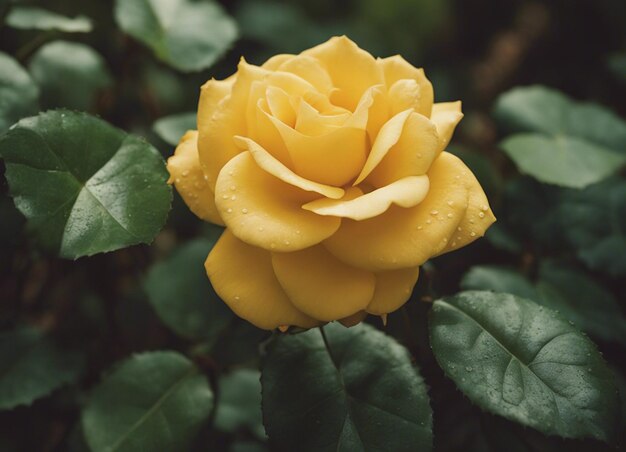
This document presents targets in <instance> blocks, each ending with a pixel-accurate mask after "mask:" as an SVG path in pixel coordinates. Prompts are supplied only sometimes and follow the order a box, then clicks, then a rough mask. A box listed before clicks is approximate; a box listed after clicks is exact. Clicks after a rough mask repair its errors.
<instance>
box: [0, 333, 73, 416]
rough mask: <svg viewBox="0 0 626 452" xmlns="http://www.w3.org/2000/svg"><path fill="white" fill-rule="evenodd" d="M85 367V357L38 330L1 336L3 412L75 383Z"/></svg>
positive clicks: (1, 408) (0, 399)
mask: <svg viewBox="0 0 626 452" xmlns="http://www.w3.org/2000/svg"><path fill="white" fill-rule="evenodd" d="M82 367H83V357H82V355H80V354H79V353H77V352H74V351H67V350H63V349H61V348H59V347H58V346H57V345H56V344H55V343H54V342H53V341H52V340H51V339H50V338H48V337H47V336H44V335H42V334H41V333H40V332H39V331H37V330H35V329H32V328H20V329H18V330H15V331H9V332H6V333H2V334H0V410H5V409H10V408H14V407H16V406H18V405H28V404H30V403H31V402H33V401H34V400H36V399H38V398H40V397H43V396H45V395H48V394H49V393H51V392H52V391H54V390H55V389H57V388H59V387H61V386H63V385H64V384H67V383H71V382H73V381H75V380H76V379H77V378H78V376H79V375H80V372H81V370H82Z"/></svg>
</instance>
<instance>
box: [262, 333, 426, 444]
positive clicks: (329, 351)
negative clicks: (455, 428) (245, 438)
mask: <svg viewBox="0 0 626 452" xmlns="http://www.w3.org/2000/svg"><path fill="white" fill-rule="evenodd" d="M324 331H325V332H326V335H327V338H328V343H327V344H325V342H324V340H323V338H322V335H321V334H320V330H319V329H314V330H310V331H308V332H306V333H301V334H297V335H283V336H279V337H277V338H276V340H275V341H274V342H273V343H272V344H271V345H270V346H269V350H268V352H267V356H266V357H265V359H264V362H263V366H262V374H261V384H262V387H263V419H264V424H265V428H266V431H267V433H268V435H269V437H270V440H271V441H273V442H274V443H275V445H276V446H278V448H279V449H280V450H289V451H291V450H298V451H316V452H323V451H355V450H378V451H394V452H401V451H415V450H420V451H422V450H430V449H431V446H432V432H431V424H432V420H431V409H430V406H429V403H428V395H427V393H426V387H425V385H424V382H423V381H422V379H421V377H420V376H419V374H418V372H417V370H416V369H415V368H414V367H413V365H412V364H411V358H410V356H409V354H408V352H407V350H406V349H405V348H404V347H402V346H401V345H399V344H398V343H397V342H395V341H394V340H393V339H392V338H390V337H388V336H386V335H385V334H383V333H381V332H380V331H377V330H376V329H374V328H372V327H370V326H368V325H363V324H361V325H358V326H355V327H352V328H345V327H343V326H341V325H338V324H329V325H327V326H325V327H324Z"/></svg>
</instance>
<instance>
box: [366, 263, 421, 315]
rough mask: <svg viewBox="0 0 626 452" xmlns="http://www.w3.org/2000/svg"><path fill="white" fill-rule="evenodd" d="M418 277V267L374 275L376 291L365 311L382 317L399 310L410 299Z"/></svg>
mask: <svg viewBox="0 0 626 452" xmlns="http://www.w3.org/2000/svg"><path fill="white" fill-rule="evenodd" d="M418 276H419V267H412V268H401V269H399V270H390V271H386V272H379V273H376V291H375V292H374V298H372V301H370V304H369V305H367V309H366V311H367V312H369V313H370V314H375V315H383V314H389V313H390V312H393V311H395V310H396V309H398V308H400V307H401V306H402V305H403V304H404V303H406V301H407V300H408V299H409V298H410V297H411V292H412V291H413V287H414V286H415V283H416V282H417V278H418Z"/></svg>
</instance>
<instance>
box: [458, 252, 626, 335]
mask: <svg viewBox="0 0 626 452" xmlns="http://www.w3.org/2000/svg"><path fill="white" fill-rule="evenodd" d="M461 288H462V289H464V290H492V291H494V292H503V293H504V292H505V293H511V294H513V295H517V296H518V297H522V298H529V299H531V300H533V301H535V302H537V303H539V304H542V305H543V306H547V307H549V308H551V309H554V310H556V311H557V312H559V313H560V314H561V315H562V316H563V318H565V319H566V320H568V321H570V322H572V323H574V324H576V325H577V326H579V327H580V328H581V329H582V330H584V331H586V332H587V333H589V334H591V335H592V336H594V337H596V338H598V339H603V340H606V341H617V342H621V343H622V344H626V319H624V316H623V314H622V312H621V308H620V307H619V305H618V304H617V301H616V300H615V298H614V297H613V295H612V294H611V293H610V292H609V291H607V290H606V289H604V288H603V287H602V286H601V285H600V284H598V283H596V282H595V281H594V280H593V279H591V277H590V276H588V275H587V274H586V273H583V272H581V271H579V270H575V269H574V268H571V267H568V266H565V265H563V264H560V263H557V262H554V261H544V262H542V263H541V265H540V266H539V279H538V281H537V283H536V284H535V285H533V283H532V282H531V281H530V280H529V279H527V278H525V277H524V276H522V275H521V274H519V273H517V272H515V271H514V270H510V269H507V268H503V267H498V266H490V265H485V266H482V265H479V266H476V267H472V268H471V269H470V270H469V271H468V272H467V273H466V274H465V275H464V276H463V279H462V280H461Z"/></svg>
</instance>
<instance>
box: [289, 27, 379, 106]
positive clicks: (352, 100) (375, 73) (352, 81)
mask: <svg viewBox="0 0 626 452" xmlns="http://www.w3.org/2000/svg"><path fill="white" fill-rule="evenodd" d="M301 55H304V56H311V57H314V58H317V59H318V60H319V61H320V62H321V63H322V65H323V66H324V68H325V69H326V72H327V73H328V74H329V75H330V78H331V79H332V81H333V86H334V87H335V88H337V90H336V91H334V92H333V93H332V94H331V98H332V100H333V103H334V104H336V105H340V106H342V107H345V108H347V109H349V110H352V111H354V109H355V108H356V106H357V104H358V102H359V100H360V98H361V95H362V94H363V93H364V92H365V90H367V89H368V88H370V87H371V86H374V85H378V84H382V83H383V82H384V78H383V73H382V70H381V68H380V66H378V65H377V64H376V60H375V59H374V58H373V57H372V56H371V55H370V54H369V53H367V52H366V51H365V50H362V49H360V48H359V47H358V46H357V45H356V44H355V43H354V42H352V41H351V40H350V39H348V38H347V37H346V36H341V37H333V38H331V39H329V40H328V41H326V42H325V43H323V44H320V45H318V46H316V47H313V48H312V49H309V50H306V51H304V52H302V54H301Z"/></svg>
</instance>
